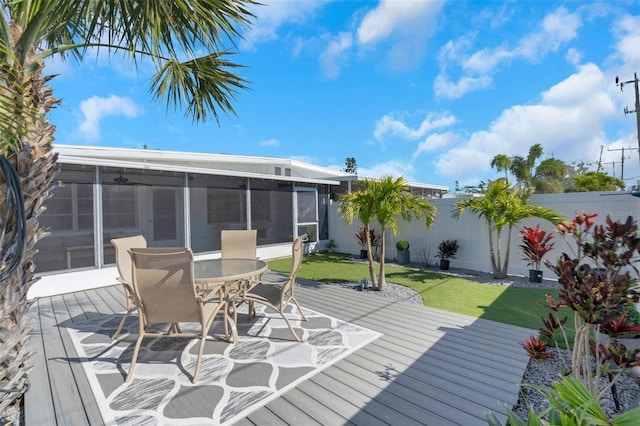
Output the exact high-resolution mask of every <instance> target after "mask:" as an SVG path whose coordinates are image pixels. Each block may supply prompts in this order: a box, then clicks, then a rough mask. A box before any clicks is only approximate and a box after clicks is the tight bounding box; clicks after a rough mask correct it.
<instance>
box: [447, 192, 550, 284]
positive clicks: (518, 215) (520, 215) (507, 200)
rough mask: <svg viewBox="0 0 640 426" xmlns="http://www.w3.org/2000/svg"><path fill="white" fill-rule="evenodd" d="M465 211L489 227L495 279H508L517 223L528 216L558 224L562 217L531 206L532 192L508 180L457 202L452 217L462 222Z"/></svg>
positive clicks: (492, 267) (492, 269)
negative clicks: (510, 183) (504, 234)
mask: <svg viewBox="0 0 640 426" xmlns="http://www.w3.org/2000/svg"><path fill="white" fill-rule="evenodd" d="M466 210H469V211H471V212H472V213H474V214H475V215H476V216H478V217H479V218H480V219H484V221H485V223H486V224H487V230H488V232H489V257H490V258H491V271H492V274H493V277H494V278H504V277H506V276H507V270H508V268H509V253H510V249H511V234H512V231H513V228H514V227H515V226H516V224H517V223H518V222H520V221H521V220H523V219H526V218H528V217H539V218H541V219H546V220H548V221H550V222H552V223H554V224H556V223H558V222H559V221H560V220H561V219H562V215H560V213H558V212H556V211H555V210H552V209H548V208H545V207H540V206H534V205H531V204H529V192H528V191H526V190H523V189H520V188H518V187H517V186H514V187H510V186H509V182H507V180H506V179H498V180H495V181H493V182H491V183H490V184H489V186H488V188H487V192H486V193H485V194H484V196H482V197H477V198H469V199H463V200H458V201H456V203H455V208H454V211H453V216H454V217H456V218H457V219H459V218H460V217H461V216H462V214H463V213H464V212H465V211H466ZM505 228H506V231H507V236H506V241H507V243H506V247H505V250H504V262H503V258H502V254H503V252H502V240H503V234H502V232H503V231H504V230H505Z"/></svg>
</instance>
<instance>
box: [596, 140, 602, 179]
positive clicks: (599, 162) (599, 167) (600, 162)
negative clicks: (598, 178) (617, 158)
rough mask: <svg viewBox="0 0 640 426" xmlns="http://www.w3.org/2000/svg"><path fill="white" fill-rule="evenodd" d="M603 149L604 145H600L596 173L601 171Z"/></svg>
mask: <svg viewBox="0 0 640 426" xmlns="http://www.w3.org/2000/svg"><path fill="white" fill-rule="evenodd" d="M603 149H604V145H600V157H599V158H598V170H596V171H597V172H598V173H600V171H601V170H602V150H603Z"/></svg>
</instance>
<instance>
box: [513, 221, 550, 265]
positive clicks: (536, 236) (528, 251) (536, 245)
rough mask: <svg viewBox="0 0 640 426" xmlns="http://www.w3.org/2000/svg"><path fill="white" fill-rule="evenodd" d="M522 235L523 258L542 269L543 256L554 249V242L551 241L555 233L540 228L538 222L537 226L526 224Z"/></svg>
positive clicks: (528, 263)
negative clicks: (532, 226)
mask: <svg viewBox="0 0 640 426" xmlns="http://www.w3.org/2000/svg"><path fill="white" fill-rule="evenodd" d="M520 235H521V236H522V244H521V245H520V248H521V249H522V251H523V253H524V257H523V259H524V260H526V261H527V265H529V266H533V267H534V268H535V269H536V270H540V265H541V264H542V258H543V257H544V255H545V254H547V253H549V252H550V251H551V250H552V249H553V242H552V241H551V240H552V239H553V234H551V233H547V231H545V230H544V229H540V225H539V224H538V225H536V226H535V228H529V227H527V226H524V227H523V228H522V231H521V232H520Z"/></svg>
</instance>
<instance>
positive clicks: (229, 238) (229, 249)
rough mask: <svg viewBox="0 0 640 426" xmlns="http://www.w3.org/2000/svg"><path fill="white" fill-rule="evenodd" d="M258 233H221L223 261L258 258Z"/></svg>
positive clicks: (224, 230) (225, 231) (253, 230)
mask: <svg viewBox="0 0 640 426" xmlns="http://www.w3.org/2000/svg"><path fill="white" fill-rule="evenodd" d="M257 242H258V233H257V231H256V230H255V229H248V230H235V229H234V230H231V229H223V230H222V231H221V232H220V245H221V249H222V254H221V255H222V258H223V259H255V258H256V257H257V249H256V246H257Z"/></svg>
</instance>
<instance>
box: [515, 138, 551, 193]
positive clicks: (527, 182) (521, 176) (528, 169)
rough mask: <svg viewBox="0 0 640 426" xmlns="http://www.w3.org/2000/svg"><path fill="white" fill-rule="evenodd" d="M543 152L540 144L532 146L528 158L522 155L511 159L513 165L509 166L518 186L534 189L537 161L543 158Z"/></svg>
mask: <svg viewBox="0 0 640 426" xmlns="http://www.w3.org/2000/svg"><path fill="white" fill-rule="evenodd" d="M542 154H543V150H542V145H540V144H539V143H536V144H533V145H531V147H530V148H529V153H528V154H527V158H524V157H522V156H520V155H514V156H513V157H511V165H510V166H509V171H510V172H511V174H513V175H514V176H515V177H516V179H517V181H518V185H519V186H520V187H521V188H527V189H530V188H532V187H533V182H532V179H533V172H534V168H535V165H536V161H538V159H539V158H540V157H542Z"/></svg>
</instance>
